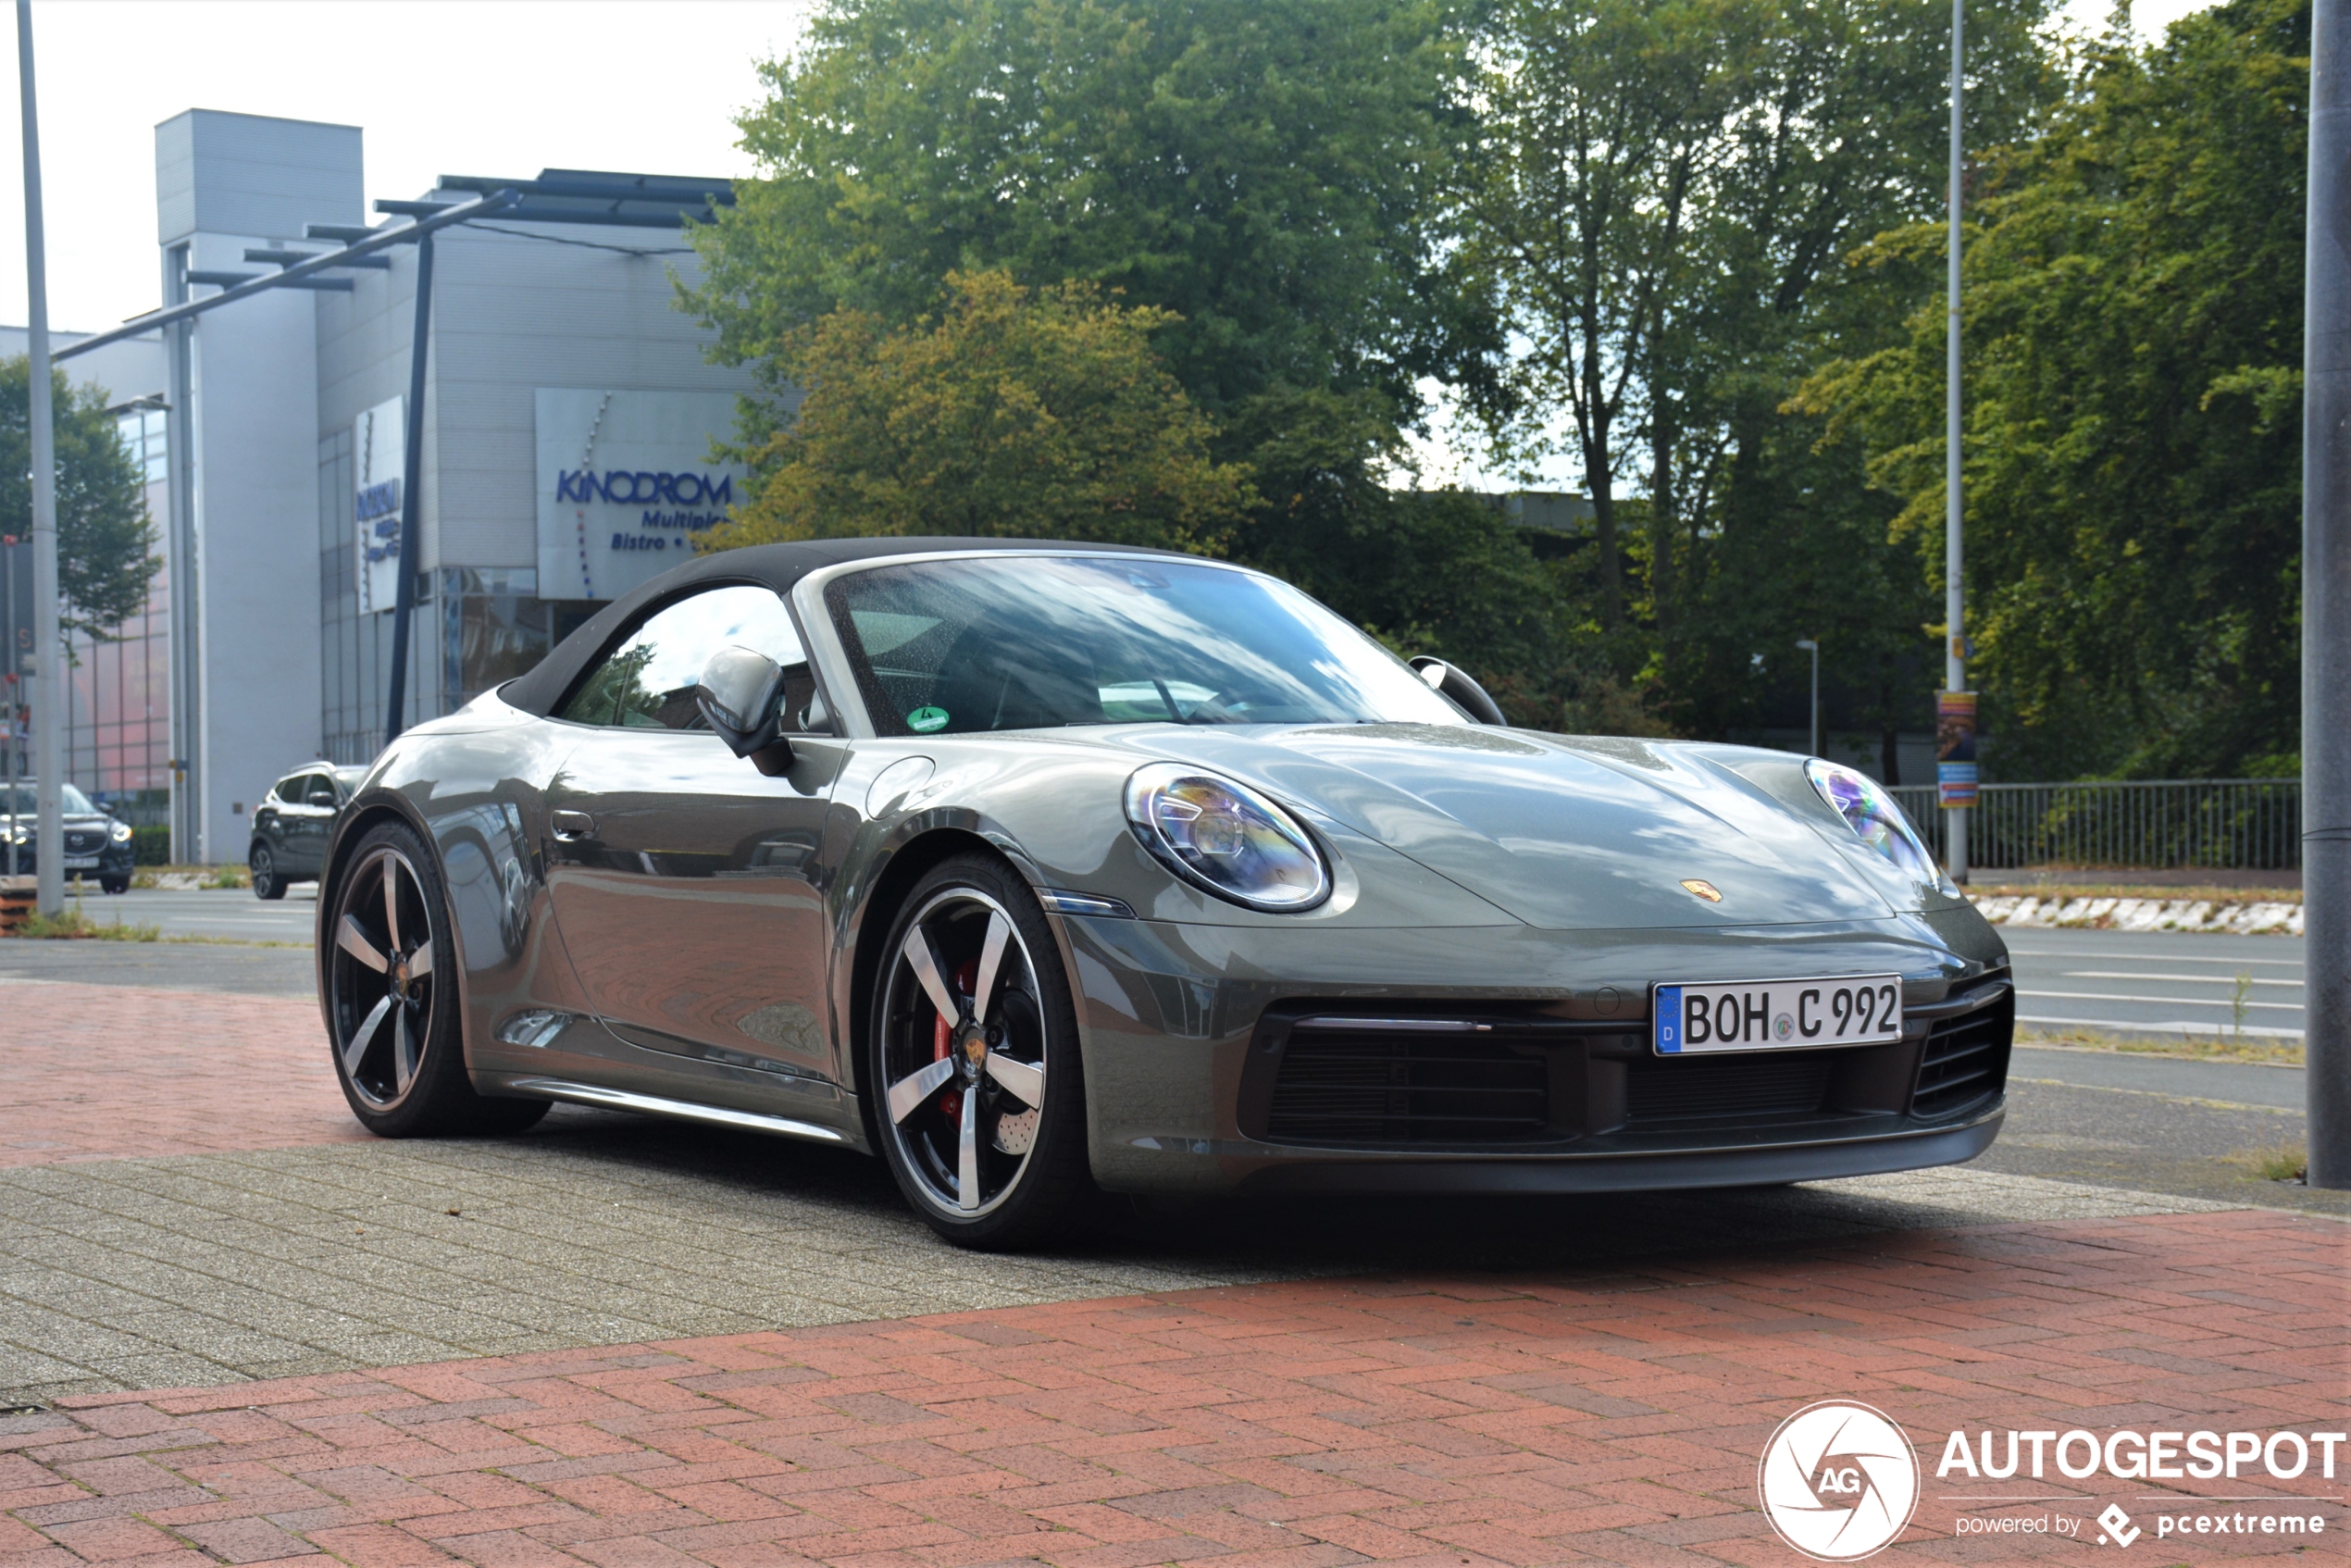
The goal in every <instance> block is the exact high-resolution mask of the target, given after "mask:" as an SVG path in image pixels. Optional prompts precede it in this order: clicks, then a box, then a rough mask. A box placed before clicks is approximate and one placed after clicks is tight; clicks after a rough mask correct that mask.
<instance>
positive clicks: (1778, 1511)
mask: <svg viewBox="0 0 2351 1568" xmlns="http://www.w3.org/2000/svg"><path fill="white" fill-rule="evenodd" d="M1755 1492H1756V1496H1757V1497H1758V1498H1759V1499H1760V1500H1761V1501H1762V1504H1763V1516H1764V1517H1765V1518H1766V1519H1769V1520H1770V1521H1771V1522H1772V1528H1773V1530H1775V1531H1777V1532H1778V1534H1779V1537H1780V1539H1782V1540H1784V1541H1785V1542H1786V1543H1787V1544H1788V1545H1789V1546H1791V1547H1793V1548H1795V1549H1797V1551H1800V1552H1802V1553H1803V1554H1804V1555H1805V1556H1807V1557H1809V1558H1811V1559H1812V1560H1813V1561H1814V1562H1859V1561H1860V1559H1862V1558H1864V1557H1872V1556H1874V1555H1876V1554H1877V1553H1878V1552H1880V1551H1883V1550H1884V1549H1885V1548H1886V1547H1887V1546H1889V1545H1891V1544H1892V1543H1893V1540H1894V1537H1897V1536H1898V1535H1900V1534H1901V1533H1902V1531H1903V1528H1904V1527H1905V1526H1906V1525H1908V1524H1909V1522H1910V1515H1911V1513H1912V1512H1915V1511H1916V1510H1917V1508H1918V1505H1919V1461H1918V1456H1917V1454H1915V1453H1914V1452H1912V1451H1911V1449H1910V1439H1909V1437H1905V1436H1904V1435H1903V1432H1902V1428H1900V1427H1899V1426H1897V1425H1895V1424H1894V1422H1893V1420H1892V1419H1891V1418H1890V1417H1888V1416H1887V1415H1886V1414H1885V1412H1883V1411H1877V1410H1872V1408H1870V1407H1869V1406H1868V1405H1865V1404H1857V1403H1855V1402H1854V1401H1852V1400H1821V1401H1820V1402H1819V1403H1817V1404H1809V1405H1806V1406H1805V1407H1804V1408H1803V1409H1802V1410H1799V1411H1797V1412H1796V1413H1795V1414H1794V1415H1791V1416H1789V1417H1788V1418H1787V1419H1786V1420H1785V1421H1783V1422H1781V1423H1780V1426H1779V1430H1778V1431H1776V1432H1774V1433H1773V1434H1772V1440H1771V1441H1770V1442H1768V1443H1766V1444H1764V1445H1763V1457H1762V1460H1761V1461H1760V1462H1759V1463H1758V1464H1757V1465H1756V1467H1755Z"/></svg>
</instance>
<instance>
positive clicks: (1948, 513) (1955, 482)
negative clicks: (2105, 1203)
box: [1935, 0, 1974, 882]
mask: <svg viewBox="0 0 2351 1568" xmlns="http://www.w3.org/2000/svg"><path fill="white" fill-rule="evenodd" d="M1966 20H1967V4H1966V0H1951V231H1950V235H1949V241H1950V244H1949V250H1950V276H1949V279H1948V281H1947V285H1946V287H1945V294H1946V297H1947V302H1948V305H1947V309H1948V311H1949V315H1948V317H1947V320H1946V321H1945V323H1944V334H1943V337H1944V344H1943V346H1944V379H1943V441H1944V457H1943V619H1944V633H1945V636H1946V638H1947V642H1946V645H1945V651H1944V662H1943V677H1944V687H1945V689H1946V690H1947V691H1952V692H1954V693H1956V692H1960V691H1966V690H1967V637H1966V628H1965V626H1964V625H1963V624H1962V617H1963V615H1964V612H1965V609H1966V604H1965V600H1964V598H1963V597H1962V594H1961V577H1960V566H1962V564H1963V552H1962V551H1961V549H1960V532H1959V173H1960V170H1959V145H1960V143H1959V103H1960V93H1961V91H1962V83H1961V78H1960V65H1961V61H1962V59H1963V58H1964V54H1965V51H1964V48H1963V45H1964V43H1965V38H1966ZM1935 706H1936V710H1937V716H1938V717H1937V728H1938V730H1939V729H1940V728H1941V721H1940V714H1941V711H1942V709H1943V707H1944V706H1945V704H1943V703H1936V704H1935ZM1973 755H1974V753H1973V749H1972V747H1971V748H1970V749H1969V759H1970V762H1971V764H1972V760H1973ZM1970 771H1971V772H1972V771H1973V769H1972V766H1971V768H1970ZM1936 782H1937V785H1938V789H1939V788H1940V786H1941V783H1942V773H1941V769H1940V768H1939V767H1938V769H1937V772H1936ZM1968 784H1969V788H1968V790H1967V795H1968V796H1969V797H1970V798H1972V796H1973V795H1974V788H1973V780H1972V778H1971V779H1970V780H1969V781H1968ZM1942 793H1943V800H1942V805H1943V807H1944V818H1945V827H1946V829H1947V831H1946V842H1947V844H1948V846H1949V850H1948V855H1947V858H1948V860H1949V862H1950V870H1951V879H1952V880H1953V881H1956V882H1964V881H1966V880H1967V819H1968V813H1967V807H1966V806H1965V805H1964V804H1955V803H1953V801H1952V798H1951V793H1950V791H1948V790H1944V791H1942Z"/></svg>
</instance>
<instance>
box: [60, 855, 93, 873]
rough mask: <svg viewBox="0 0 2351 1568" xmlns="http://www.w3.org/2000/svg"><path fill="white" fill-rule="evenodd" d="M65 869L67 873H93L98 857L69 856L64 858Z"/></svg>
mask: <svg viewBox="0 0 2351 1568" xmlns="http://www.w3.org/2000/svg"><path fill="white" fill-rule="evenodd" d="M66 869H67V870H68V871H95V870H97V869H98V856H96V855H94V854H69V855H68V856H66Z"/></svg>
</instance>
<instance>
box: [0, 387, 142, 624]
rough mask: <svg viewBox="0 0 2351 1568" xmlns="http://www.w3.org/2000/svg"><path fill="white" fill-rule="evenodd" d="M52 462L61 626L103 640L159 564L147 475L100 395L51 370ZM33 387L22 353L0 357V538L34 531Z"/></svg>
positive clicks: (135, 606)
mask: <svg viewBox="0 0 2351 1568" xmlns="http://www.w3.org/2000/svg"><path fill="white" fill-rule="evenodd" d="M50 386H51V389H52V391H51V423H52V429H53V434H54V440H55V445H56V463H57V474H56V482H57V588H58V596H59V598H60V599H61V601H62V604H61V605H60V608H61V611H62V614H61V616H59V621H60V624H61V626H62V628H64V629H65V630H66V631H68V632H76V631H79V632H83V633H86V634H88V635H89V636H91V637H94V638H99V639H104V638H106V637H108V636H110V635H111V634H112V633H114V632H115V631H116V630H117V629H118V628H120V627H121V625H122V623H123V622H124V621H126V620H129V619H130V618H131V616H135V615H137V614H138V613H139V612H140V611H141V610H142V609H143V608H144V607H145V606H146V603H147V585H148V583H149V581H150V580H152V579H153V578H154V577H155V567H156V566H158V565H159V564H160V563H159V562H158V561H157V560H156V558H155V526H154V524H153V523H152V522H150V521H149V519H148V516H147V480H146V474H145V472H144V470H143V467H141V465H140V461H139V459H138V458H137V457H136V456H135V455H133V454H131V450H130V449H129V448H128V447H126V446H124V445H123V443H122V438H121V436H120V435H119V433H118V431H117V429H116V425H115V418H114V416H112V415H110V414H108V413H107V412H106V395H105V394H104V393H103V392H99V391H98V390H97V389H96V388H95V387H75V386H71V385H69V384H68V382H67V380H66V377H65V373H64V372H63V371H61V370H56V369H54V368H53V369H52V370H51V372H50ZM31 392H32V379H31V366H30V363H29V361H28V360H27V359H26V357H25V356H24V355H17V356H16V357H15V358H13V359H0V532H5V533H12V534H15V535H16V536H17V537H19V539H21V538H24V537H26V536H28V535H30V534H31V532H32V436H31Z"/></svg>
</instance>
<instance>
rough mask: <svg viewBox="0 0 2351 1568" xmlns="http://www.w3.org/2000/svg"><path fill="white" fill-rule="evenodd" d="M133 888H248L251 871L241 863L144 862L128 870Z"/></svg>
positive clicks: (250, 882) (251, 879) (251, 882)
mask: <svg viewBox="0 0 2351 1568" xmlns="http://www.w3.org/2000/svg"><path fill="white" fill-rule="evenodd" d="M131 886H132V887H134V888H145V889H151V890H152V889H155V888H189V887H194V888H218V889H224V890H225V889H231V888H250V887H252V886H253V873H252V872H251V871H248V870H247V869H246V868H245V867H243V866H242V865H143V866H141V867H139V868H138V869H137V870H136V871H133V872H132V873H131Z"/></svg>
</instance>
